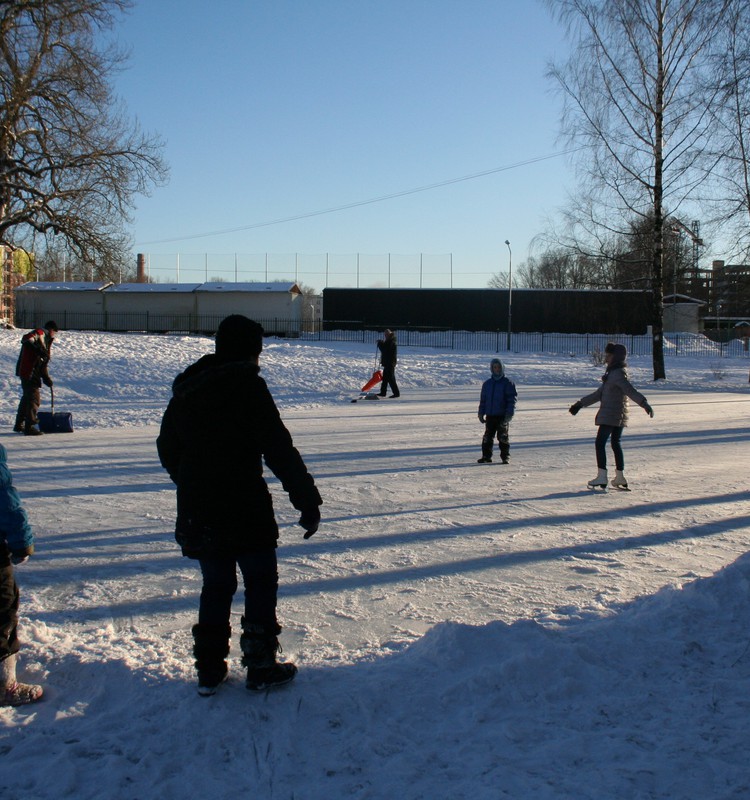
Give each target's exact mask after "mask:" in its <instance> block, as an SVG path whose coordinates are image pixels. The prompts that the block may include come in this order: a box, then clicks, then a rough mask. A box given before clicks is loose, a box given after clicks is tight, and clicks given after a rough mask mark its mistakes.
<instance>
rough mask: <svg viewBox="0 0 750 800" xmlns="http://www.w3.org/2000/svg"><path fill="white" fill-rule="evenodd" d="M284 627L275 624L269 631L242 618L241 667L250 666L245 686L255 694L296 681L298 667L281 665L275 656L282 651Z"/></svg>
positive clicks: (289, 664) (287, 664) (286, 664)
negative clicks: (281, 641) (280, 636)
mask: <svg viewBox="0 0 750 800" xmlns="http://www.w3.org/2000/svg"><path fill="white" fill-rule="evenodd" d="M279 633H281V626H280V625H278V624H276V625H273V626H272V627H271V628H270V629H269V628H267V627H264V626H263V625H254V624H252V623H249V622H245V618H244V617H243V618H242V636H241V637H240V646H241V648H242V654H243V655H242V666H244V667H247V681H246V682H245V686H247V688H248V689H250V690H251V691H253V692H262V691H264V690H266V689H274V688H276V687H277V686H283V685H284V684H285V683H289V681H291V680H293V679H294V676H295V675H296V674H297V667H295V666H294V664H291V663H279V662H278V661H277V660H276V653H279V652H281V645H280V644H279V640H278V638H277V636H278V634H279Z"/></svg>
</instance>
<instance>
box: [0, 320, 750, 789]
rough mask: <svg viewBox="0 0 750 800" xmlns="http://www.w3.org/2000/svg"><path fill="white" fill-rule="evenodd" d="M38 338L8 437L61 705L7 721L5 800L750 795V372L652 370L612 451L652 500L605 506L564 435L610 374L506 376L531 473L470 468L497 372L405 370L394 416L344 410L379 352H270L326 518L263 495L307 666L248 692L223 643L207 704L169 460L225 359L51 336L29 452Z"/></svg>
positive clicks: (268, 359) (414, 359)
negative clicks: (193, 373)
mask: <svg viewBox="0 0 750 800" xmlns="http://www.w3.org/2000/svg"><path fill="white" fill-rule="evenodd" d="M20 334H21V332H20V331H0V375H2V376H3V377H2V378H0V386H1V387H2V388H3V389H4V391H3V392H2V394H1V395H0V397H1V398H2V399H0V425H2V430H3V431H4V432H2V433H0V441H2V443H3V444H5V446H6V447H7V449H8V453H9V462H10V465H11V468H12V469H13V472H14V476H15V481H16V485H17V487H18V489H19V491H20V493H21V495H22V497H23V499H24V502H25V505H26V507H27V509H28V512H29V515H30V517H31V520H32V523H33V525H34V528H35V532H36V537H37V555H35V556H34V557H33V558H32V559H31V560H30V561H29V563H28V564H25V565H23V566H21V567H19V569H18V580H19V583H20V586H21V593H22V600H21V615H22V618H21V637H22V641H23V650H22V654H21V655H22V659H21V662H20V665H21V675H22V676H23V677H25V678H27V679H30V680H33V681H37V682H40V683H42V684H43V685H44V686H45V690H46V696H45V699H44V701H43V702H41V703H39V704H37V705H35V706H29V707H25V708H19V709H9V708H5V709H0V753H2V757H3V758H2V761H3V777H2V784H0V785H1V786H2V790H0V796H2V797H3V798H4V800H5V798H7V800H37V799H39V800H42V799H43V800H47V799H48V798H49V799H50V800H52V799H54V800H57V798H64V797H74V798H77V800H85V798H117V799H118V800H119V799H120V798H122V800H136V798H137V799H138V800H144V799H147V798H148V799H150V798H160V800H171V798H174V800H183V799H184V798H185V797H216V798H232V800H235V798H239V797H248V798H251V797H252V798H264V799H265V798H295V799H296V800H318V798H320V799H321V800H322V799H323V798H326V800H330V798H363V799H364V798H377V799H378V800H379V799H380V798H388V799H389V800H390V798H395V797H403V798H407V799H408V800H417V798H425V799H427V798H429V800H435V798H440V799H441V798H451V799H452V800H453V799H458V798H466V800H469V799H471V800H484V798H487V800H494V798H522V799H523V800H527V799H528V798H534V799H535V800H536V799H537V798H576V799H577V800H578V799H581V798H592V800H602V799H603V798H628V800H641V799H645V798H670V799H680V798H695V799H696V800H698V799H700V800H706V799H707V798H711V800H714V799H716V800H718V799H720V798H747V797H750V769H748V766H747V754H746V743H747V728H748V719H749V718H750V592H749V590H750V556H748V555H747V554H746V550H747V547H748V532H749V531H750V496H749V495H748V490H747V484H748V480H747V463H748V459H747V442H748V434H749V433H750V422H748V408H749V406H748V399H749V386H748V360H747V359H741V358H736V359H721V360H718V359H704V360H701V359H684V358H673V359H669V360H668V362H667V373H668V380H667V381H664V382H660V383H659V384H658V385H655V384H653V383H652V382H651V381H650V375H651V365H650V359H645V358H639V359H635V360H633V361H632V363H631V377H632V379H633V381H634V383H635V384H636V386H637V387H638V388H639V389H640V390H641V391H643V393H644V394H646V396H647V397H648V398H649V400H650V402H651V404H652V405H653V407H654V410H655V417H654V419H650V418H649V417H648V416H646V414H644V413H643V412H642V411H641V410H640V409H638V408H634V409H633V411H632V415H631V425H630V427H629V428H628V429H627V431H626V433H625V436H624V437H623V444H624V448H625V456H626V462H627V468H626V474H627V476H628V478H629V480H630V483H631V486H632V488H633V491H632V492H630V493H624V492H615V491H611V492H608V493H606V494H595V493H592V492H589V491H588V490H586V488H585V483H586V481H587V480H588V479H589V478H591V477H592V476H593V475H594V468H595V464H594V453H593V438H594V434H595V427H594V425H593V418H594V413H595V409H585V410H584V411H582V412H581V413H580V414H579V415H578V416H576V417H571V416H570V415H569V414H568V413H567V408H568V406H569V405H570V404H571V403H572V402H573V401H574V400H576V399H577V398H579V397H580V396H581V395H583V394H584V393H587V392H589V391H591V390H592V389H593V388H594V387H595V386H596V384H597V381H598V379H599V376H600V375H601V372H602V368H601V367H597V366H595V365H593V364H592V363H591V361H590V360H588V359H586V358H582V357H578V358H570V357H568V356H551V355H550V356H541V355H540V356H532V355H522V354H514V355H509V356H508V357H507V358H503V360H504V362H505V364H506V371H507V373H508V374H509V376H510V377H511V378H513V379H514V380H515V381H516V383H517V385H518V389H519V401H518V413H517V414H516V418H515V420H514V422H513V425H512V428H511V437H512V463H511V464H510V465H509V466H503V465H501V464H499V463H493V464H491V465H481V466H480V465H477V464H476V459H477V458H478V456H479V441H480V438H481V433H482V426H481V425H480V424H479V422H478V421H477V418H476V407H477V402H478V396H479V385H480V383H481V381H482V380H483V379H484V378H485V377H486V376H487V375H488V362H489V359H490V357H491V355H492V354H488V353H466V352H440V351H435V350H427V349H417V348H401V350H400V364H399V370H398V379H399V383H400V385H401V389H402V397H401V398H400V399H399V400H390V399H386V400H377V401H362V402H358V403H356V404H352V403H350V402H348V401H349V399H350V398H352V397H354V396H356V390H357V389H358V388H359V386H360V385H361V384H362V383H363V382H364V380H366V378H367V377H369V375H370V373H371V371H372V369H373V345H372V343H368V344H366V345H364V344H363V345H351V344H333V343H320V344H304V343H295V342H288V341H276V340H271V341H270V342H269V343H268V344H267V346H266V349H265V350H264V352H263V355H262V361H261V364H262V368H263V372H262V374H263V375H264V376H265V378H266V380H267V381H268V384H269V386H270V388H271V391H272V392H273V394H274V396H275V397H276V399H277V402H278V405H279V407H280V409H281V411H282V415H283V417H284V419H285V421H286V423H287V425H288V427H289V429H290V430H291V432H292V435H293V436H294V439H295V443H296V445H297V446H298V448H299V449H300V451H301V452H302V454H303V456H304V458H305V460H306V462H307V464H308V467H309V468H310V470H311V472H312V473H313V474H314V475H315V477H316V480H317V483H318V485H319V487H320V491H321V494H322V495H323V498H324V502H325V505H324V506H323V514H324V521H323V524H322V526H321V529H320V531H319V533H318V534H316V535H315V536H314V537H313V538H312V539H310V540H309V541H304V540H303V539H302V530H301V528H299V527H298V526H297V525H296V524H295V522H296V518H297V515H296V513H295V512H294V510H293V509H292V507H291V506H290V505H289V503H288V502H287V500H286V497H285V496H284V495H283V492H282V491H281V489H280V486H279V484H278V483H277V482H276V481H275V479H273V478H269V482H270V484H271V487H272V491H273V493H274V498H275V504H276V508H277V515H278V517H279V520H280V523H281V525H282V539H281V547H280V549H279V560H280V576H281V592H280V603H279V613H280V617H281V621H282V624H283V625H284V632H283V634H282V637H281V638H282V643H283V646H284V657H286V658H289V659H292V660H294V661H295V662H296V663H297V664H298V665H299V667H300V673H299V675H298V678H297V680H296V681H295V682H294V683H292V684H291V685H290V686H289V687H286V688H284V689H281V690H278V691H276V692H272V693H268V694H267V695H253V694H250V693H249V692H247V690H246V689H245V688H244V685H243V681H242V672H241V668H240V665H239V655H238V649H239V648H238V642H237V638H236V637H235V641H234V642H233V648H232V655H231V659H232V660H231V678H230V681H229V683H228V684H227V685H225V686H224V687H222V690H221V692H220V693H219V694H217V695H216V696H215V697H213V698H208V699H207V698H201V697H199V696H198V695H197V694H196V692H195V681H194V675H193V669H192V660H191V655H190V648H191V637H190V626H191V625H192V624H193V622H194V621H195V618H196V609H197V603H198V593H199V590H200V580H199V574H198V570H197V568H196V565H195V564H194V563H193V562H191V561H189V560H187V559H184V558H182V557H181V556H180V554H179V551H178V549H177V547H176V545H175V544H174V542H173V540H172V533H171V531H172V525H173V516H174V492H173V488H172V486H171V484H170V482H169V480H168V478H167V476H166V475H165V474H164V473H163V471H162V470H161V468H160V466H159V464H158V460H157V457H156V450H155V446H154V440H155V438H156V435H157V432H158V422H159V419H160V416H161V413H162V411H163V409H164V407H165V405H166V402H167V400H168V398H169V387H170V384H171V381H172V378H173V377H174V375H175V374H176V373H177V372H179V371H180V370H181V369H183V368H184V367H185V366H187V365H188V364H189V363H191V362H192V361H193V360H195V359H196V358H197V357H198V356H200V355H202V354H203V353H205V352H209V351H210V350H212V341H211V340H210V339H206V338H201V337H180V336H169V337H159V336H147V335H115V334H93V333H74V332H63V334H62V337H61V341H60V343H59V345H58V346H56V353H55V357H54V360H53V363H52V369H51V372H52V374H53V377H54V378H55V381H56V383H55V390H56V398H55V399H56V406H57V410H61V411H71V412H73V416H74V423H75V426H76V431H75V432H74V433H73V434H60V435H47V436H44V437H39V438H31V437H23V436H17V435H14V434H13V433H11V432H10V430H11V427H12V422H13V416H14V412H15V406H16V403H17V400H18V387H17V381H16V379H15V378H14V377H13V368H14V364H15V359H16V356H17V352H18V342H19V338H20ZM500 355H501V357H503V355H504V354H500ZM234 413H235V414H236V415H241V414H242V413H243V409H242V408H241V407H238V408H237V409H235V411H234ZM223 424H226V425H230V426H231V425H232V424H233V423H232V418H231V417H230V418H227V419H226V420H225V421H224V422H223ZM240 614H241V609H240V603H239V598H238V602H236V603H235V608H234V613H233V626H234V628H235V630H236V632H237V636H238V629H239V617H240Z"/></svg>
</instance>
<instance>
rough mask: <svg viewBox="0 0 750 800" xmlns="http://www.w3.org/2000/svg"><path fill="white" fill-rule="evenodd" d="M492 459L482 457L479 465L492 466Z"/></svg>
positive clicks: (478, 460) (479, 459)
mask: <svg viewBox="0 0 750 800" xmlns="http://www.w3.org/2000/svg"><path fill="white" fill-rule="evenodd" d="M491 463H492V457H491V456H482V457H481V458H478V459H477V464H491Z"/></svg>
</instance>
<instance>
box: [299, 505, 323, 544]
mask: <svg viewBox="0 0 750 800" xmlns="http://www.w3.org/2000/svg"><path fill="white" fill-rule="evenodd" d="M299 525H300V527H302V528H304V529H305V537H304V538H305V539H309V538H310V537H311V536H312V535H313V534H314V533H315V532H316V531H317V530H318V526H319V525H320V509H319V508H318V507H317V506H315V507H314V508H309V509H307V511H303V512H302V514H301V515H300V518H299Z"/></svg>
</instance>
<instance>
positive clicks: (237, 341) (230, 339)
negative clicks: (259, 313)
mask: <svg viewBox="0 0 750 800" xmlns="http://www.w3.org/2000/svg"><path fill="white" fill-rule="evenodd" d="M262 349H263V326H262V325H259V324H258V323H257V322H255V320H252V319H248V318H247V317H244V316H243V315H242V314H231V315H230V316H228V317H225V318H224V319H223V320H222V321H221V322H220V323H219V329H218V330H217V331H216V355H217V356H220V357H221V358H223V359H226V360H227V361H243V360H244V359H247V358H257V357H258V355H259V354H260V351H261V350H262Z"/></svg>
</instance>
